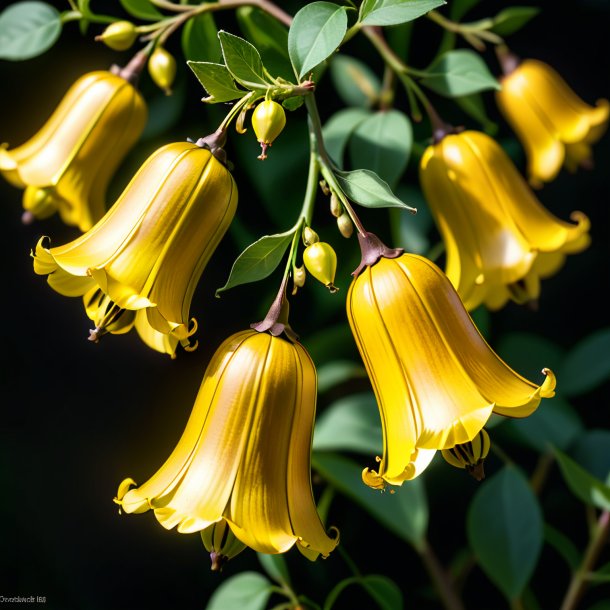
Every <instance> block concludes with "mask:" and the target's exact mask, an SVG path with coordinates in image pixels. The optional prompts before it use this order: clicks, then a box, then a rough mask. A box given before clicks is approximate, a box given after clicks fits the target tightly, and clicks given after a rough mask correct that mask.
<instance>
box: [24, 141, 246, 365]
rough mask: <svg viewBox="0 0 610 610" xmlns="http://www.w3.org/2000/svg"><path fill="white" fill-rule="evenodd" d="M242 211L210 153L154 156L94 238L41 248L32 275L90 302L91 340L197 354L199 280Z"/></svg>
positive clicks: (167, 149)
mask: <svg viewBox="0 0 610 610" xmlns="http://www.w3.org/2000/svg"><path fill="white" fill-rule="evenodd" d="M236 207H237V187H236V184H235V181H234V179H233V177H232V175H231V173H230V172H229V170H228V169H227V168H226V167H225V165H223V163H221V162H220V161H219V160H218V159H217V158H216V157H215V156H214V154H212V152H211V151H210V150H209V149H208V148H205V147H204V146H203V145H199V144H194V143H190V142H176V143H172V144H168V145H166V146H163V147H162V148H160V149H158V150H157V151H156V152H154V153H153V154H152V155H151V156H150V157H149V158H148V159H147V160H146V161H145V162H144V163H143V165H142V166H141V167H140V169H139V170H138V172H137V173H136V174H135V176H134V177H133V178H132V179H131V181H130V182H129V184H128V185H127V186H126V187H125V190H124V191H123V193H122V194H121V195H120V196H119V198H118V199H117V201H116V203H115V204H114V205H113V206H112V207H111V208H110V210H109V211H108V212H107V213H106V214H105V216H104V217H103V218H102V219H101V220H100V221H99V222H98V223H97V224H96V225H95V226H94V227H93V228H91V229H90V230H89V231H87V232H86V233H85V234H83V235H81V236H80V237H79V238H77V239H75V240H74V241H72V242H70V243H68V244H66V245H64V246H58V247H54V248H48V247H46V245H45V239H46V238H42V239H41V240H40V241H39V242H38V245H37V246H36V251H35V253H34V271H35V272H36V273H38V274H40V275H47V274H48V278H47V281H48V283H49V285H50V286H51V287H52V288H53V289H54V290H56V291H57V292H59V293H60V294H63V295H65V296H82V295H84V304H85V311H86V313H87V315H88V317H89V318H90V319H91V320H93V321H94V323H95V329H94V330H93V331H92V332H91V337H90V338H91V339H92V340H97V339H98V338H99V337H100V336H102V335H103V334H105V333H114V334H119V333H124V332H127V331H129V330H130V329H131V328H132V327H133V326H134V325H135V328H136V330H137V332H138V334H139V335H140V337H141V338H142V339H143V341H144V342H145V343H146V344H147V345H149V346H150V347H152V348H153V349H156V350H158V351H161V352H166V353H168V354H170V355H172V356H173V355H174V353H175V351H176V347H177V345H178V343H181V344H182V345H183V346H184V347H185V348H189V347H190V339H189V337H190V336H191V335H192V334H193V333H194V332H195V330H196V324H195V325H194V326H193V325H192V324H191V323H190V313H189V310H190V305H191V300H192V297H193V293H194V291H195V288H196V286H197V283H198V281H199V278H200V276H201V274H202V272H203V270H204V269H205V266H206V265H207V263H208V261H209V259H210V258H211V256H212V254H213V252H214V250H215V249H216V247H217V246H218V244H219V242H220V240H221V239H222V237H223V236H224V234H225V232H226V231H227V229H228V227H229V225H230V223H231V221H232V219H233V216H234V214H235V210H236Z"/></svg>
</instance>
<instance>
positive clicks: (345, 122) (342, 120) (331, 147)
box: [322, 108, 371, 167]
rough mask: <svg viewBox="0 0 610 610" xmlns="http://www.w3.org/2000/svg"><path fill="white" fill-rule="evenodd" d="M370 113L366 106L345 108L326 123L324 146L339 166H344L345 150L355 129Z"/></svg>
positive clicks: (323, 134) (323, 130)
mask: <svg viewBox="0 0 610 610" xmlns="http://www.w3.org/2000/svg"><path fill="white" fill-rule="evenodd" d="M370 114H371V111H370V110H365V109H364V108H344V109H342V110H339V112H336V113H335V114H333V115H332V116H331V117H330V118H329V119H328V121H326V123H325V124H324V127H323V129H322V136H323V138H324V147H325V148H326V152H327V153H328V154H329V155H330V158H331V159H332V160H333V161H334V163H335V164H336V165H337V167H343V152H344V150H345V147H346V145H347V142H348V140H349V138H350V136H351V135H352V133H353V131H354V129H356V127H357V126H358V125H359V124H360V123H361V122H362V121H363V120H364V119H366V118H367V117H368V116H370Z"/></svg>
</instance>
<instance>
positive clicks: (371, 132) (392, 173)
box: [348, 109, 413, 188]
mask: <svg viewBox="0 0 610 610" xmlns="http://www.w3.org/2000/svg"><path fill="white" fill-rule="evenodd" d="M412 145H413V127H412V126H411V121H409V119H408V118H407V116H406V115H405V114H404V112H400V110H394V109H392V110H384V111H380V112H376V113H374V114H372V115H371V116H369V117H367V118H366V119H365V120H364V121H362V122H361V123H359V124H358V126H357V127H356V129H354V132H353V134H352V137H351V138H350V140H349V145H348V146H349V154H350V159H351V162H352V166H353V167H358V168H362V169H369V170H371V171H373V172H375V173H376V174H377V175H378V176H379V177H381V178H382V179H383V180H385V181H386V182H387V183H388V184H389V185H390V187H391V188H394V187H395V186H396V184H397V183H398V180H399V179H400V177H401V176H402V175H403V174H404V172H405V170H406V168H407V164H408V162H409V157H410V155H411V146H412Z"/></svg>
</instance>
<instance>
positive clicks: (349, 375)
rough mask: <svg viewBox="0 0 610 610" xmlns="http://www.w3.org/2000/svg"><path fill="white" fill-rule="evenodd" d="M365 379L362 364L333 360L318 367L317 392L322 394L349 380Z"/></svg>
mask: <svg viewBox="0 0 610 610" xmlns="http://www.w3.org/2000/svg"><path fill="white" fill-rule="evenodd" d="M359 377H360V378H362V377H366V370H365V368H364V367H363V366H362V364H358V363H356V362H353V361H352V360H333V361H332V362H329V363H327V364H324V365H322V366H319V367H318V392H319V393H320V394H323V393H324V392H326V391H328V390H330V389H331V388H334V387H335V386H337V385H339V384H340V383H343V382H344V381H348V380H350V379H355V378H359Z"/></svg>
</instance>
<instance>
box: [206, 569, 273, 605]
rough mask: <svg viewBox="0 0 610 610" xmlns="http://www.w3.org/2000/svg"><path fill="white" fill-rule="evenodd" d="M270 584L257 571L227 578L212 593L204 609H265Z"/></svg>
mask: <svg viewBox="0 0 610 610" xmlns="http://www.w3.org/2000/svg"><path fill="white" fill-rule="evenodd" d="M271 587H272V584H271V582H270V581H269V580H267V578H265V577H264V576H263V575H262V574H259V573H258V572H242V573H241V574H237V575H235V576H231V577H230V578H227V580H225V581H224V582H223V583H221V584H220V586H219V587H218V588H217V589H216V590H215V591H214V593H212V596H211V597H210V601H209V602H208V605H207V606H206V610H265V608H266V607H267V602H268V601H269V597H270V596H271Z"/></svg>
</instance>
